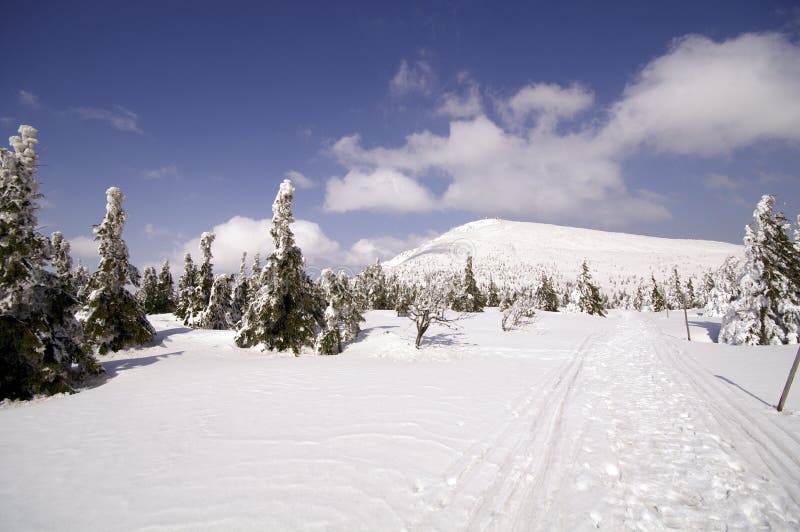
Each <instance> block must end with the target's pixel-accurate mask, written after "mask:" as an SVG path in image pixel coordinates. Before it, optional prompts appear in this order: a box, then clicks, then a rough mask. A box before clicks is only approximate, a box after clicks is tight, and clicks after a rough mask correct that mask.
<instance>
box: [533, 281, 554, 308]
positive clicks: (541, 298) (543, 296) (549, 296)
mask: <svg viewBox="0 0 800 532" xmlns="http://www.w3.org/2000/svg"><path fill="white" fill-rule="evenodd" d="M536 306H537V308H539V309H541V310H546V311H548V312H558V294H557V293H556V290H555V288H553V282H552V281H551V280H550V276H548V275H542V282H541V283H540V284H539V286H538V288H536Z"/></svg>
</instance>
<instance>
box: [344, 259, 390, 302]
mask: <svg viewBox="0 0 800 532" xmlns="http://www.w3.org/2000/svg"><path fill="white" fill-rule="evenodd" d="M353 287H354V290H355V292H356V294H357V297H358V299H359V300H360V306H361V307H362V308H365V309H372V310H388V309H389V308H390V306H389V298H388V293H387V292H388V287H387V281H386V275H385V274H384V272H383V266H381V261H380V260H376V261H375V263H374V264H370V265H369V266H367V267H366V268H364V270H363V271H362V272H361V273H359V274H358V275H357V276H356V278H355V281H354V283H353Z"/></svg>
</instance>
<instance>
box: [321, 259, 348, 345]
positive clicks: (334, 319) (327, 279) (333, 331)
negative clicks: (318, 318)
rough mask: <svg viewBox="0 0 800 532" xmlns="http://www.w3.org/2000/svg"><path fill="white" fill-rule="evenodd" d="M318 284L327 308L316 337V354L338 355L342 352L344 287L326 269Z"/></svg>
mask: <svg viewBox="0 0 800 532" xmlns="http://www.w3.org/2000/svg"><path fill="white" fill-rule="evenodd" d="M319 284H320V289H321V290H322V293H323V294H324V297H325V300H326V301H327V302H328V306H327V307H326V308H325V326H324V327H323V329H322V330H321V331H320V332H319V334H318V335H317V342H316V349H317V353H319V354H320V355H338V354H339V353H341V352H342V340H343V334H342V330H341V325H342V319H341V317H342V307H343V306H344V298H345V296H344V287H343V286H342V285H341V284H340V283H339V279H338V278H337V277H336V274H335V273H333V271H332V270H330V269H327V268H326V269H324V270H322V274H321V275H320V279H319Z"/></svg>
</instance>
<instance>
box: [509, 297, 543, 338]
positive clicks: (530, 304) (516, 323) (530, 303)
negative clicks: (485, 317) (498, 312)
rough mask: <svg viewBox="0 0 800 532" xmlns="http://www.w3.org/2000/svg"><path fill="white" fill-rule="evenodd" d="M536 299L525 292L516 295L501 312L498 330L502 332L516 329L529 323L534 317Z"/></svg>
mask: <svg viewBox="0 0 800 532" xmlns="http://www.w3.org/2000/svg"><path fill="white" fill-rule="evenodd" d="M537 306H538V304H537V301H536V298H535V297H532V296H531V295H530V294H529V293H527V292H522V293H521V294H518V295H517V297H515V298H514V300H513V301H512V302H511V303H509V304H508V306H507V307H506V309H505V310H503V317H502V319H501V320H500V328H501V329H503V330H504V331H510V330H512V329H516V328H518V327H520V326H522V325H525V324H527V323H530V322H531V321H532V320H533V318H535V317H536V307H537Z"/></svg>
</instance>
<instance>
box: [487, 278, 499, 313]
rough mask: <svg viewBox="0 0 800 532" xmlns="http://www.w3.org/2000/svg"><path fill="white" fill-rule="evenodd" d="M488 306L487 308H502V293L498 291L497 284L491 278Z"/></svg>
mask: <svg viewBox="0 0 800 532" xmlns="http://www.w3.org/2000/svg"><path fill="white" fill-rule="evenodd" d="M486 306H487V307H499V306H500V291H499V290H498V289H497V285H496V284H495V282H494V280H493V279H492V278H491V277H489V290H488V294H487V296H486Z"/></svg>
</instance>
